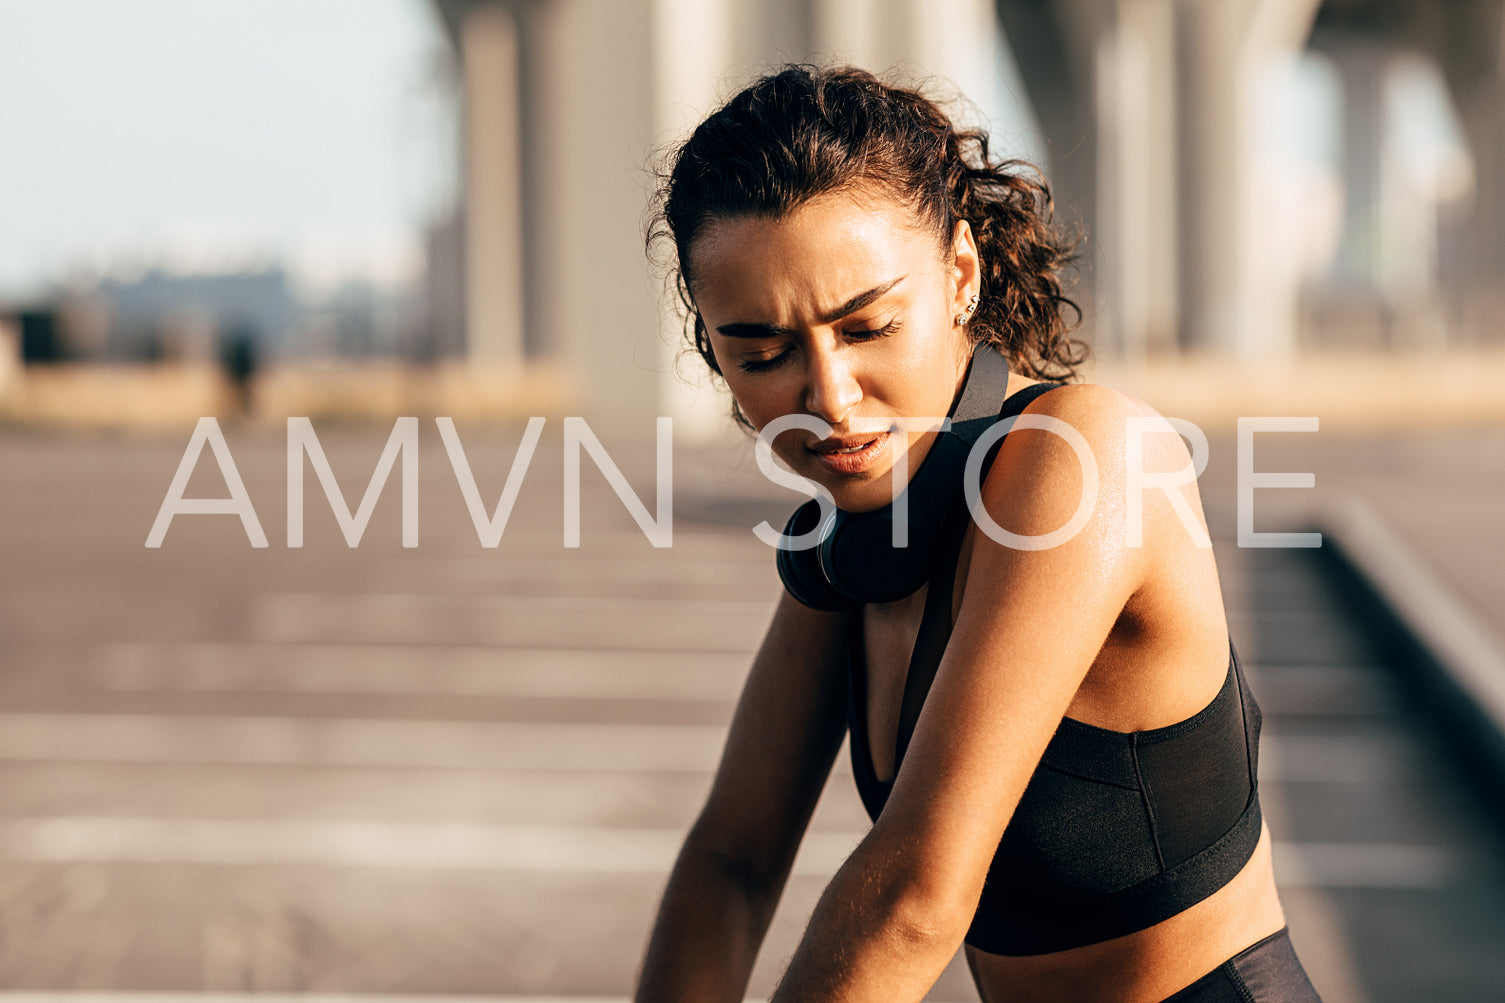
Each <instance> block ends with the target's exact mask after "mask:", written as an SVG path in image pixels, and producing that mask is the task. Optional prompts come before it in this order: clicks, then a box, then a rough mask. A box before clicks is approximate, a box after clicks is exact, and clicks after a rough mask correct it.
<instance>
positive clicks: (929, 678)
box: [893, 360, 1062, 777]
mask: <svg viewBox="0 0 1505 1003" xmlns="http://www.w3.org/2000/svg"><path fill="white" fill-rule="evenodd" d="M978 361H980V360H978ZM1061 385H1062V384H1060V383H1035V384H1032V385H1030V386H1028V387H1025V388H1024V389H1023V390H1020V391H1019V392H1018V393H1015V394H1013V395H1012V396H1010V397H1009V398H1008V399H1007V400H1005V401H1004V402H1003V406H1002V407H1001V408H999V410H998V414H997V416H996V417H993V418H991V419H990V420H989V421H988V422H987V424H988V425H992V424H994V423H995V422H998V421H1002V420H1003V419H1005V418H1012V417H1015V416H1016V415H1018V414H1020V413H1022V412H1023V411H1024V409H1025V408H1027V407H1029V405H1030V404H1031V403H1033V402H1034V401H1035V399H1036V398H1038V397H1040V396H1041V395H1042V394H1045V393H1047V392H1049V391H1051V390H1054V389H1056V388H1057V387H1059V386H1061ZM980 434H981V433H980V432H979V433H977V434H976V435H973V436H972V437H971V441H973V442H976V441H977V438H978V436H979V435H980ZM1002 445H1003V439H1002V438H1000V439H999V440H998V442H996V443H994V444H993V445H992V446H991V447H990V448H989V450H988V456H987V457H986V459H985V460H984V462H983V466H982V476H983V477H986V476H987V473H988V470H989V468H990V467H992V465H993V458H994V457H995V456H996V455H997V453H998V448H999V447H1000V446H1002ZM969 516H970V513H969V512H968V510H967V506H966V503H965V501H963V502H962V504H960V505H953V506H952V509H951V511H950V512H949V513H948V514H947V515H946V527H945V529H944V531H943V533H942V536H941V541H940V542H941V547H940V554H939V560H938V561H937V562H936V564H935V567H936V568H938V569H939V570H938V572H937V573H936V574H935V575H933V576H932V577H931V579H930V588H929V591H928V592H927V593H926V595H925V611H924V613H923V614H921V616H920V630H919V634H918V635H917V636H916V637H915V645H914V651H913V653H912V654H911V655H910V657H909V669H908V671H907V672H906V673H905V676H904V696H903V698H902V700H901V702H900V704H899V732H898V736H897V738H896V739H895V741H894V766H893V772H894V776H895V777H897V776H898V774H899V764H900V763H902V762H903V761H904V752H905V750H906V749H908V748H909V740H910V739H911V738H913V737H914V730H915V725H916V724H917V723H918V722H919V719H920V710H921V709H922V708H923V707H924V706H925V698H926V696H928V695H929V693H930V685H931V683H933V682H934V681H935V673H936V670H937V669H939V668H940V665H941V656H942V655H943V654H945V652H946V644H947V642H948V641H950V639H951V595H952V590H953V588H954V586H955V583H956V562H957V560H958V558H959V557H960V555H961V546H962V540H963V539H964V538H965V536H966V529H967V523H968V522H970V521H971V520H970V518H969Z"/></svg>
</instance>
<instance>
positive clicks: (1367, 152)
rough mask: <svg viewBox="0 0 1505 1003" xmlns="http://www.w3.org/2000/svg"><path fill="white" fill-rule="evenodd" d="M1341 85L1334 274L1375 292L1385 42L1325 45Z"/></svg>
mask: <svg viewBox="0 0 1505 1003" xmlns="http://www.w3.org/2000/svg"><path fill="white" fill-rule="evenodd" d="M1326 51H1327V53H1328V55H1329V56H1330V57H1331V58H1332V61H1333V65H1334V67H1336V68H1337V70H1338V76H1339V79H1340V81H1341V82H1342V88H1343V98H1342V105H1343V154H1342V158H1343V159H1342V163H1343V168H1342V169H1343V235H1342V239H1341V241H1340V243H1339V245H1338V275H1339V280H1340V281H1341V282H1342V283H1343V285H1344V286H1345V287H1346V289H1348V290H1349V291H1351V292H1352V293H1354V294H1357V295H1363V296H1371V295H1374V294H1375V293H1376V292H1377V285H1376V269H1377V266H1378V264H1379V246H1380V236H1381V229H1382V219H1381V208H1382V206H1383V199H1382V198H1381V197H1380V196H1381V188H1382V180H1383V179H1382V176H1381V173H1382V160H1383V151H1384V148H1385V69H1386V66H1387V65H1388V63H1389V60H1390V49H1389V47H1388V46H1384V45H1381V44H1378V43H1376V42H1373V41H1367V40H1358V41H1355V42H1350V43H1348V44H1342V45H1332V46H1329V47H1328V48H1327V49H1326Z"/></svg>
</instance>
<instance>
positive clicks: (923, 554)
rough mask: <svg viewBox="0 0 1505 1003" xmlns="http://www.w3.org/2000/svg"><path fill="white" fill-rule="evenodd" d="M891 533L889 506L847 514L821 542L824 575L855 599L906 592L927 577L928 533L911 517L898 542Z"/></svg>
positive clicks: (880, 599)
mask: <svg viewBox="0 0 1505 1003" xmlns="http://www.w3.org/2000/svg"><path fill="white" fill-rule="evenodd" d="M893 534H894V512H893V508H892V507H891V506H889V507H885V508H881V509H879V510H877V511H876V512H864V513H862V514H861V515H854V516H852V517H851V518H850V519H848V520H846V521H845V522H844V523H842V524H840V525H838V526H837V527H836V532H835V533H833V534H832V535H831V537H830V538H829V539H828V540H826V541H825V542H824V543H823V544H822V545H821V548H820V560H821V570H822V572H823V577H825V579H826V580H827V581H829V582H830V583H831V585H832V587H834V588H835V589H836V590H838V591H839V592H841V593H842V594H844V595H848V596H851V597H852V598H853V599H855V600H857V601H858V602H863V603H887V602H895V601H896V600H899V599H903V598H904V597H905V596H907V595H910V594H911V593H913V592H914V591H915V590H916V589H918V588H919V587H920V586H921V585H923V584H925V580H926V578H928V577H929V574H930V564H931V559H932V550H933V541H932V540H931V539H930V536H931V535H933V534H929V533H924V532H921V531H920V527H918V526H916V525H915V523H913V522H911V523H910V525H909V534H908V540H907V545H906V546H903V547H895V546H894V536H893Z"/></svg>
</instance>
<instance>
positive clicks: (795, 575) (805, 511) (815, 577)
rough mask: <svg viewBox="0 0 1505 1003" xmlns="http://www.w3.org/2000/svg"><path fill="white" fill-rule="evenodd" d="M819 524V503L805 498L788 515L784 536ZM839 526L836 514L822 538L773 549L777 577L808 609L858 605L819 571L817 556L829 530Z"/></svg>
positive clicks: (798, 533) (828, 535) (826, 543)
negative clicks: (799, 547) (798, 546)
mask: <svg viewBox="0 0 1505 1003" xmlns="http://www.w3.org/2000/svg"><path fill="white" fill-rule="evenodd" d="M819 524H820V504H819V503H818V502H815V501H809V502H806V503H805V504H803V505H801V506H800V507H799V508H797V509H795V510H794V514H793V515H791V516H790V517H789V522H788V523H787V524H786V525H785V526H784V535H785V536H789V537H793V536H803V535H804V534H806V533H809V532H811V531H812V530H814V529H815V528H816V527H817V526H819ZM839 529H840V517H839V515H838V518H837V520H836V523H835V525H833V526H832V527H830V528H828V530H827V532H826V535H825V537H824V538H822V539H821V541H820V542H819V543H818V544H816V545H815V546H813V547H808V548H806V549H804V550H791V549H788V548H786V547H779V548H777V553H776V557H775V563H776V564H777V566H778V569H779V578H780V579H781V580H782V581H783V582H784V588H785V589H786V590H787V591H788V592H789V594H790V595H791V596H793V597H794V598H795V600H796V601H797V602H800V603H802V604H803V605H805V606H809V607H810V608H811V609H819V610H826V611H828V612H835V611H837V610H849V609H856V608H857V607H858V606H860V605H861V602H859V601H856V600H854V599H853V598H852V597H851V596H848V595H846V594H844V593H842V592H841V591H839V590H838V589H836V588H834V587H832V585H831V583H830V582H829V581H828V580H827V579H826V576H825V573H824V572H823V571H822V570H821V566H822V564H823V561H822V558H821V555H822V554H823V553H824V552H825V550H826V548H827V546H828V545H829V544H830V542H831V538H832V536H833V530H839ZM834 535H839V534H834Z"/></svg>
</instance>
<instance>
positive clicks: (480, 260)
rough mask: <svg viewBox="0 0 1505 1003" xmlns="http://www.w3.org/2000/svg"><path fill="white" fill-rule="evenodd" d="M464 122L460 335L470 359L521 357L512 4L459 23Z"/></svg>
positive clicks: (478, 10) (511, 360)
mask: <svg viewBox="0 0 1505 1003" xmlns="http://www.w3.org/2000/svg"><path fill="white" fill-rule="evenodd" d="M459 34H460V54H461V62H462V65H463V68H464V76H463V87H464V105H465V107H464V122H465V130H464V132H465V139H464V142H465V161H464V162H465V179H464V185H465V206H466V219H465V335H466V357H467V358H468V359H469V360H470V361H471V362H472V363H478V364H485V365H496V364H504V365H506V364H518V363H520V362H521V361H522V357H523V298H522V288H523V286H522V271H523V257H522V242H521V233H522V212H521V200H522V167H521V149H520V113H519V74H518V30H517V20H516V17H515V12H514V11H513V9H512V8H511V7H509V6H503V5H498V4H486V5H479V6H475V7H472V8H470V9H469V10H467V11H466V12H465V16H464V19H463V20H462V22H461V24H460V33H459Z"/></svg>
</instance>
